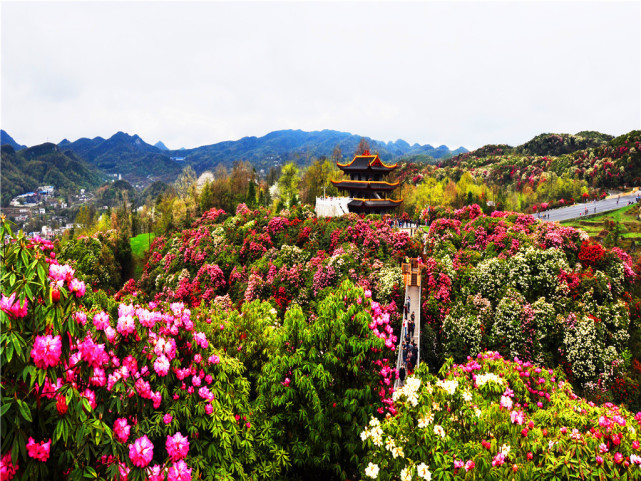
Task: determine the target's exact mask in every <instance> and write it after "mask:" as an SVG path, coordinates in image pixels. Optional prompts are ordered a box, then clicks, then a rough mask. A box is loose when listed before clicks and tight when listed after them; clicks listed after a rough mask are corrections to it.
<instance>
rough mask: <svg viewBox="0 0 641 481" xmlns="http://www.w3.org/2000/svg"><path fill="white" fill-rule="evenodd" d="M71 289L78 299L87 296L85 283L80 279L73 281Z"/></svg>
mask: <svg viewBox="0 0 641 481" xmlns="http://www.w3.org/2000/svg"><path fill="white" fill-rule="evenodd" d="M69 289H71V292H73V293H75V294H76V297H82V296H84V295H85V283H84V282H82V281H79V280H78V279H71V282H70V283H69Z"/></svg>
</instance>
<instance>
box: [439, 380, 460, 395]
mask: <svg viewBox="0 0 641 481" xmlns="http://www.w3.org/2000/svg"><path fill="white" fill-rule="evenodd" d="M436 385H437V386H439V387H440V388H442V389H443V390H445V391H446V392H447V393H448V394H449V395H450V396H453V395H454V393H455V392H456V388H457V387H458V381H457V380H456V379H454V380H449V381H438V382H437V383H436Z"/></svg>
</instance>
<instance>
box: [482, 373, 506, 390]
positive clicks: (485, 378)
mask: <svg viewBox="0 0 641 481" xmlns="http://www.w3.org/2000/svg"><path fill="white" fill-rule="evenodd" d="M488 382H493V383H495V384H499V385H503V384H504V383H505V381H504V380H503V379H502V378H500V377H499V376H497V375H496V374H494V373H491V372H489V373H487V374H479V375H478V376H476V385H477V386H479V387H481V386H482V385H483V384H487V383H488Z"/></svg>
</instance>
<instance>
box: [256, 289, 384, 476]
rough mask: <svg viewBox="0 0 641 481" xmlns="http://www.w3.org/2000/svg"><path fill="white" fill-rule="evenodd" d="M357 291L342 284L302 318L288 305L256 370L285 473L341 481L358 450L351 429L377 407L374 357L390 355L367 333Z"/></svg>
mask: <svg viewBox="0 0 641 481" xmlns="http://www.w3.org/2000/svg"><path fill="white" fill-rule="evenodd" d="M363 298H364V295H363V290H362V289H361V288H355V287H354V286H353V284H351V283H350V282H349V281H346V282H344V283H343V284H342V285H341V286H340V288H338V289H337V290H336V292H335V293H332V294H330V295H328V296H327V297H326V298H324V299H323V300H322V301H321V302H320V303H319V305H318V307H317V309H316V312H315V314H314V315H312V316H310V318H309V319H307V318H306V317H305V315H304V314H303V312H302V310H301V308H300V307H299V306H298V305H294V306H293V307H291V308H290V309H289V310H288V311H287V313H286V315H285V319H284V321H283V326H282V328H281V329H280V331H279V336H280V338H279V339H278V341H277V344H278V346H279V351H278V352H277V353H275V354H274V355H273V356H272V357H271V359H270V360H269V362H267V363H266V364H265V366H264V368H263V370H262V374H261V377H260V379H259V398H258V404H259V405H260V406H261V409H262V412H263V414H264V415H266V416H268V417H269V418H270V422H271V425H272V427H273V437H274V441H275V446H279V447H281V448H284V449H285V450H286V451H287V452H289V453H290V459H291V460H292V463H293V467H292V473H291V474H292V477H293V478H300V479H346V478H348V477H352V476H355V475H356V473H355V472H354V469H355V467H356V466H357V464H358V460H359V459H360V457H361V456H362V454H363V451H362V443H361V440H360V438H359V432H360V430H361V429H362V426H363V425H365V424H366V423H367V421H368V420H369V419H370V417H371V416H373V415H374V414H375V413H376V411H377V408H378V407H380V406H382V404H381V403H380V401H379V398H378V390H379V389H380V386H379V385H378V382H379V380H380V377H379V375H378V369H380V368H377V367H376V365H375V362H376V361H378V360H381V359H382V358H384V357H387V356H390V355H391V353H389V352H388V351H387V350H386V348H385V344H384V341H383V340H382V339H379V338H378V337H376V336H374V334H373V333H372V332H371V331H370V329H369V327H368V324H369V323H371V322H372V317H371V314H370V312H369V305H368V302H367V300H365V302H361V303H359V299H360V300H361V301H362V300H363Z"/></svg>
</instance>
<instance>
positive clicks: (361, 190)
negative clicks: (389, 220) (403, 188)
mask: <svg viewBox="0 0 641 481" xmlns="http://www.w3.org/2000/svg"><path fill="white" fill-rule="evenodd" d="M336 165H337V166H338V168H339V169H341V170H342V171H343V172H345V174H347V175H349V178H350V180H340V181H335V180H332V184H334V185H335V186H336V187H337V188H338V189H339V190H346V191H348V192H349V197H350V198H351V199H352V200H351V201H350V202H349V204H348V205H347V206H348V208H349V211H350V212H356V213H358V214H363V213H364V214H386V213H388V212H389V211H391V210H392V209H394V208H395V207H396V206H397V205H399V204H400V203H401V202H403V199H400V200H394V199H390V198H389V195H390V194H391V193H392V191H394V189H396V187H398V184H399V183H398V182H385V181H384V180H383V177H384V176H385V175H387V174H389V173H390V172H391V171H393V170H394V169H395V168H396V167H397V166H398V164H393V165H387V164H385V163H383V161H382V160H381V159H380V158H379V157H378V154H375V155H372V154H370V153H369V151H367V150H366V151H365V152H363V154H362V155H356V156H354V158H353V159H352V161H351V162H349V163H347V164H341V163H340V162H336Z"/></svg>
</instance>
